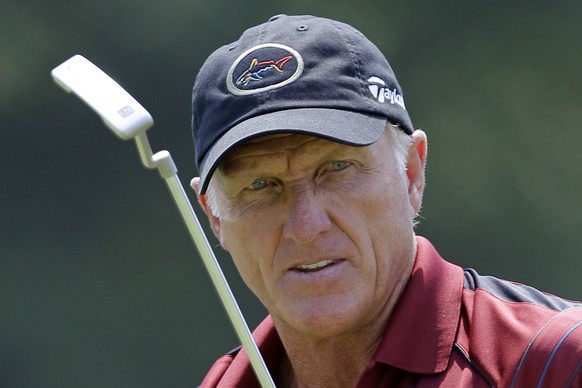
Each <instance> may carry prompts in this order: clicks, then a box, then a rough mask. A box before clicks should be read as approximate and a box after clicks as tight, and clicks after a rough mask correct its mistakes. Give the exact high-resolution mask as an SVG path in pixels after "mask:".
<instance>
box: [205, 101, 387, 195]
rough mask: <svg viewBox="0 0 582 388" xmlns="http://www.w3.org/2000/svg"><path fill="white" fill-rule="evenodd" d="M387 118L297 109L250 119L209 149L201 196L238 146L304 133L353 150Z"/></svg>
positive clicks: (369, 141)
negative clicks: (215, 172) (346, 145)
mask: <svg viewBox="0 0 582 388" xmlns="http://www.w3.org/2000/svg"><path fill="white" fill-rule="evenodd" d="M386 122H387V119H386V117H383V116H379V115H372V114H366V113H358V112H351V111H345V110H340V109H327V108H299V109H288V110H283V111H277V112H272V113H267V114H263V115H260V116H256V117H252V118H250V119H248V120H245V121H243V122H242V123H240V124H238V125H236V126H234V127H233V128H231V129H230V130H229V131H228V132H226V134H224V136H222V137H221V138H220V139H219V140H218V141H217V142H216V143H215V144H214V145H213V146H212V148H211V149H210V151H209V152H208V154H207V155H206V156H205V157H204V159H203V160H202V162H201V164H200V192H199V194H205V193H206V189H207V188H208V183H209V182H210V178H211V177H212V175H213V174H214V171H215V170H216V168H217V167H218V165H219V164H220V162H221V160H222V158H223V157H224V156H225V155H226V154H227V153H228V151H230V150H231V149H232V148H233V147H235V146H236V145H237V144H240V143H242V142H244V141H246V140H249V139H251V138H255V137H259V136H264V135H268V134H275V133H287V132H290V133H303V134H307V135H313V136H317V137H322V138H325V139H329V140H333V141H337V142H340V143H345V144H349V145H353V146H366V145H370V144H372V143H374V142H375V141H376V140H378V138H379V137H380V135H381V134H382V132H383V131H384V128H385V127H386Z"/></svg>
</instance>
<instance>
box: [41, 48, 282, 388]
mask: <svg viewBox="0 0 582 388" xmlns="http://www.w3.org/2000/svg"><path fill="white" fill-rule="evenodd" d="M51 75H52V77H53V79H54V80H55V82H56V83H57V84H58V85H59V86H61V87H62V88H63V89H65V91H67V92H69V93H71V92H72V93H74V94H76V95H77V96H78V97H79V98H80V99H81V100H83V101H84V102H85V103H87V104H88V105H89V107H91V108H92V109H93V110H94V111H95V112H96V113H97V114H98V115H99V116H100V117H101V119H102V120H103V122H104V123H105V125H106V126H107V127H109V129H111V130H112V131H113V132H114V133H115V134H116V135H117V136H119V137H120V138H121V139H123V140H129V139H134V140H135V142H136V145H137V149H138V152H139V155H140V159H141V161H142V163H143V165H144V166H145V167H147V168H149V169H157V170H158V171H159V172H160V175H161V176H162V178H163V179H164V180H165V181H166V183H167V185H168V187H169V189H170V192H171V194H172V196H173V198H174V201H175V202H176V205H177V206H178V210H179V211H180V214H181V215H182V218H183V219H184V221H185V223H186V227H187V228H188V231H189V232H190V236H191V237H192V240H193V241H194V245H196V248H197V250H198V253H199V254H200V256H201V258H202V261H203V262H204V265H205V267H206V270H207V271H208V273H209V275H210V278H211V280H212V282H213V284H214V287H215V288H216V291H217V292H218V295H219V297H220V300H221V302H222V304H223V306H224V308H225V309H226V312H227V314H228V317H229V319H230V321H231V323H232V325H233V326H234V329H235V331H236V334H237V335H238V338H239V340H240V341H241V343H242V346H243V348H244V350H245V351H246V353H247V354H248V356H249V360H250V362H251V365H252V367H253V370H254V372H255V374H256V375H257V378H258V380H259V382H260V384H261V386H262V387H264V388H267V387H275V384H274V383H273V380H272V378H271V375H270V374H269V370H268V369H267V367H266V365H265V362H264V360H263V358H262V357H261V354H260V352H259V349H258V348H257V344H256V343H255V341H254V340H253V337H252V335H251V332H250V331H249V328H248V326H247V323H246V321H245V319H244V317H243V315H242V313H241V311H240V309H239V306H238V304H237V302H236V299H235V298H234V295H233V294H232V291H231V290H230V287H229V285H228V282H227V280H226V278H225V276H224V274H223V272H222V269H221V268H220V264H219V263H218V261H217V260H216V256H215V255H214V252H213V251H212V249H211V247H210V244H209V243H208V239H207V238H206V235H205V234H204V231H203V230H202V227H201V226H200V222H199V221H198V218H197V217H196V214H195V213H194V210H193V209H192V206H191V205H190V201H189V200H188V197H187V196H186V193H185V191H184V188H183V187H182V184H181V183H180V180H179V179H178V175H177V171H178V170H177V168H176V165H175V164H174V161H173V160H172V156H171V155H170V153H169V152H168V151H165V150H164V151H159V152H156V153H155V154H153V153H152V149H151V147H150V143H149V140H148V137H147V134H146V130H147V129H148V128H150V127H151V126H152V125H153V124H154V121H153V119H152V116H151V115H150V114H149V113H148V111H147V110H145V109H144V107H143V106H141V105H140V104H139V103H138V102H137V101H136V100H135V99H134V98H133V97H132V96H131V95H130V94H129V93H127V92H126V91H125V90H124V89H123V88H122V87H121V86H120V85H119V84H118V83H117V82H115V81H114V80H113V79H111V78H110V77H109V76H108V75H107V74H105V73H104V72H103V71H102V70H101V69H99V68H98V67H97V66H95V65H94V64H93V63H91V62H90V61H89V60H87V59H86V58H85V57H83V56H81V55H74V56H73V57H71V58H69V59H68V60H66V61H65V62H63V63H62V64H60V65H59V66H57V67H55V68H54V69H53V70H52V72H51Z"/></svg>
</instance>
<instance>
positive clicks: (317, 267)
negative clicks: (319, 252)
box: [295, 259, 338, 272]
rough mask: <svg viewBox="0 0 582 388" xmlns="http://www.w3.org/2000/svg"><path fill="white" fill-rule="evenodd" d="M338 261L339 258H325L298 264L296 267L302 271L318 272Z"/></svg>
mask: <svg viewBox="0 0 582 388" xmlns="http://www.w3.org/2000/svg"><path fill="white" fill-rule="evenodd" d="M337 261H338V260H334V259H325V260H321V261H318V262H317V263H313V264H301V265H298V266H296V267H295V269H296V270H297V271H300V272H316V271H321V270H322V269H324V268H327V267H329V266H332V265H334V264H335V263H337Z"/></svg>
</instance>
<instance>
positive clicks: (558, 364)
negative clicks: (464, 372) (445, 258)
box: [460, 269, 582, 386]
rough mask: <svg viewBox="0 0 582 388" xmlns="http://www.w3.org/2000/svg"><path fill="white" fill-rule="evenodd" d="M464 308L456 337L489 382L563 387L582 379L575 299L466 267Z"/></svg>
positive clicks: (580, 316) (581, 311) (581, 318)
mask: <svg viewBox="0 0 582 388" xmlns="http://www.w3.org/2000/svg"><path fill="white" fill-rule="evenodd" d="M463 310H464V311H463V319H464V324H465V327H466V330H464V335H465V336H466V337H465V339H464V340H463V339H462V338H461V340H460V342H461V343H462V346H463V347H466V348H468V350H470V353H471V354H472V355H473V358H475V359H478V360H479V362H480V364H481V367H482V369H484V370H486V371H487V372H488V374H491V375H492V376H493V377H494V378H493V380H494V381H505V382H506V383H508V385H509V383H511V384H512V386H531V385H532V384H533V385H534V386H536V385H537V384H538V383H539V384H542V383H543V384H544V385H545V384H550V385H548V386H566V385H567V384H566V383H568V381H570V384H572V383H573V382H574V381H576V382H580V381H579V380H575V379H582V370H581V368H582V304H581V303H580V302H576V301H570V300H567V299H563V298H559V297H557V296H555V295H551V294H548V293H544V292H541V291H539V290H537V289H535V288H533V287H530V286H527V285H523V284H519V283H514V282H510V281H506V280H501V279H498V278H495V277H491V276H481V275H479V274H477V273H476V272H475V271H474V270H471V269H468V270H465V277H464V295H463ZM461 337H462V336H461ZM502 369H503V370H502ZM538 386H539V385H538Z"/></svg>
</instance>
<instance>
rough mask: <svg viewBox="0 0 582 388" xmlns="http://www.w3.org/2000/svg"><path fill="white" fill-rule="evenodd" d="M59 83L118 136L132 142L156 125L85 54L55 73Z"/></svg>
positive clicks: (56, 80) (59, 68) (56, 69)
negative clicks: (138, 135) (84, 103)
mask: <svg viewBox="0 0 582 388" xmlns="http://www.w3.org/2000/svg"><path fill="white" fill-rule="evenodd" d="M51 75H52V77H53V79H54V80H55V82H56V83H57V84H58V85H59V86H61V87H62V88H63V89H65V90H66V91H67V92H69V93H71V92H72V93H74V94H76V95H77V96H78V97H79V98H81V99H82V100H83V101H85V102H86V103H87V105H89V106H90V107H91V108H92V109H93V110H94V111H95V112H97V114H98V115H99V116H101V118H102V119H103V122H104V123H105V125H107V127H109V128H110V129H111V130H112V131H113V132H115V134H116V135H117V136H119V137H120V138H122V139H124V140H128V139H132V138H134V137H135V136H136V135H137V134H139V133H140V132H143V131H145V130H147V129H148V128H150V127H151V126H152V125H153V124H154V120H153V119H152V116H151V115H150V114H149V113H148V111H147V110H145V108H144V107H143V106H141V105H140V103H139V102H137V101H136V100H135V99H134V98H133V97H132V96H131V95H130V94H129V93H127V92H126V91H125V89H123V88H122V87H121V86H119V84H118V83H117V82H115V81H114V80H113V79H111V77H109V76H108V75H107V74H105V73H104V72H103V71H102V70H101V69H99V68H98V67H97V66H95V65H94V64H93V63H91V62H90V61H89V60H87V59H86V58H85V57H83V56H81V55H75V56H73V57H71V58H69V59H68V60H67V61H65V62H63V63H62V64H60V65H59V66H57V67H55V68H54V69H53V71H52V72H51Z"/></svg>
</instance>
